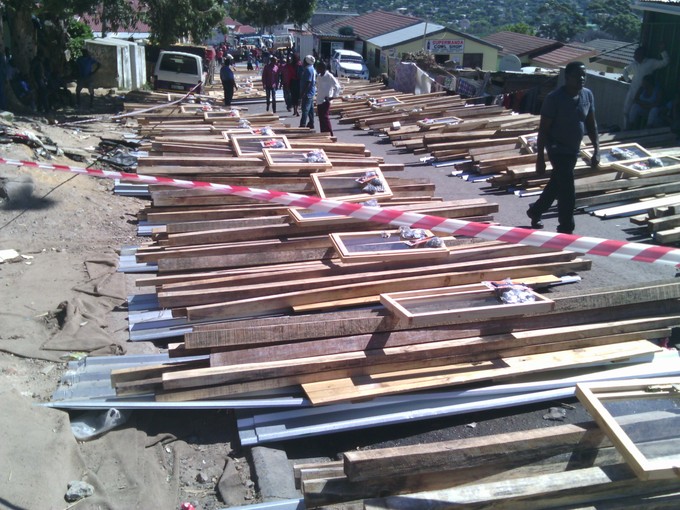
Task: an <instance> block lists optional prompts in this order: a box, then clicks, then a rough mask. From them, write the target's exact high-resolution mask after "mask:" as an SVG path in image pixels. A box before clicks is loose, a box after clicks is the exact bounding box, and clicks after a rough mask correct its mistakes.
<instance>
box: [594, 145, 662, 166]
mask: <svg viewBox="0 0 680 510" xmlns="http://www.w3.org/2000/svg"><path fill="white" fill-rule="evenodd" d="M612 149H631V150H635V151H636V152H637V153H638V154H637V155H636V156H635V157H634V158H630V159H614V158H611V157H608V156H607V155H608V154H610V153H611V150H612ZM581 156H582V157H583V158H585V159H586V161H588V162H590V158H592V156H593V149H592V148H590V149H583V150H582V151H581ZM651 156H652V154H651V152H649V151H648V150H647V149H645V148H644V147H642V146H641V145H640V144H637V143H624V144H619V145H611V146H609V147H600V168H610V167H611V166H613V165H614V164H615V163H623V162H624V161H631V160H633V159H642V158H649V157H651ZM610 158H611V159H610Z"/></svg>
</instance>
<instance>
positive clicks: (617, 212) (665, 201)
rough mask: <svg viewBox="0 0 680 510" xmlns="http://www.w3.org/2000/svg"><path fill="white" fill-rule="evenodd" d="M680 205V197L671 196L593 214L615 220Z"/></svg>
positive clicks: (610, 208) (600, 210) (602, 210)
mask: <svg viewBox="0 0 680 510" xmlns="http://www.w3.org/2000/svg"><path fill="white" fill-rule="evenodd" d="M676 204H680V195H669V196H667V197H663V198H656V199H652V200H643V201H639V202H635V203H634V204H628V205H620V206H617V207H609V208H607V209H599V210H597V211H594V212H593V213H592V214H593V215H595V216H597V217H598V218H613V217H616V216H626V215H628V216H630V215H633V214H639V213H640V212H643V211H646V210H649V209H652V208H654V207H661V206H668V205H676Z"/></svg>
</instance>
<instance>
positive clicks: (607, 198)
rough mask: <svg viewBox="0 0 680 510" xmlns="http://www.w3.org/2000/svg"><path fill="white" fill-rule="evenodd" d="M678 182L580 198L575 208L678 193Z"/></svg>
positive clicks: (679, 190) (679, 186)
mask: <svg viewBox="0 0 680 510" xmlns="http://www.w3.org/2000/svg"><path fill="white" fill-rule="evenodd" d="M679 192H680V182H677V181H676V182H670V183H664V184H657V185H654V186H644V187H641V188H635V189H629V190H624V191H618V192H612V193H605V194H599V195H596V196H593V197H580V198H577V199H576V208H577V209H578V208H582V207H588V206H593V205H599V204H608V203H611V202H618V201H623V200H636V199H640V198H647V197H658V196H663V195H667V194H669V193H679Z"/></svg>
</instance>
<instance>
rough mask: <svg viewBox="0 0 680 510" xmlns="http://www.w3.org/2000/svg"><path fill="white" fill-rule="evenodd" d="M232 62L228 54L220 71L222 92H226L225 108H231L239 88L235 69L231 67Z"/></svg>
mask: <svg viewBox="0 0 680 510" xmlns="http://www.w3.org/2000/svg"><path fill="white" fill-rule="evenodd" d="M232 62H233V57H232V56H231V55H230V54H229V53H227V55H226V56H225V57H224V64H223V65H222V68H221V69H220V81H221V82H222V90H223V91H224V106H231V100H232V99H233V97H234V90H236V89H237V88H238V85H236V78H235V77H234V69H233V68H232V67H231V66H232Z"/></svg>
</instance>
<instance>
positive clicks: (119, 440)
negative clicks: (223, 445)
mask: <svg viewBox="0 0 680 510" xmlns="http://www.w3.org/2000/svg"><path fill="white" fill-rule="evenodd" d="M0 409H5V410H11V412H4V413H0V430H2V431H3V438H2V441H0V472H2V473H3V476H2V477H0V507H1V508H22V509H23V508H26V509H28V508H66V507H67V506H68V503H67V502H66V501H65V500H64V494H65V493H66V490H67V487H68V483H69V482H71V481H74V480H82V481H85V482H87V483H89V484H90V485H92V486H93V487H94V490H95V492H94V495H93V496H91V497H89V498H87V499H85V500H83V501H81V502H79V503H78V504H77V508H79V509H94V508H97V509H102V510H106V509H108V510H118V509H121V510H122V509H129V508H178V507H179V504H180V502H179V501H176V498H177V494H179V475H178V472H179V460H178V459H179V454H178V453H176V452H175V448H174V447H172V448H168V450H169V452H168V451H166V449H165V446H164V445H163V444H162V442H161V441H160V440H158V438H155V437H149V436H147V435H146V433H145V432H142V431H139V430H137V429H136V428H135V423H134V421H132V423H131V424H130V422H128V425H124V426H123V428H121V429H116V430H112V431H110V432H108V433H107V434H106V435H104V436H102V437H100V438H98V439H94V440H92V441H89V442H87V443H80V444H78V442H77V441H76V440H75V438H74V437H73V433H72V432H71V426H70V421H69V415H68V414H67V413H65V412H63V411H59V410H56V409H49V408H45V407H38V406H35V405H34V404H33V402H32V401H31V400H30V399H29V398H27V397H23V396H21V395H19V394H18V393H16V392H15V391H12V390H3V389H0ZM27 445H31V447H30V448H27Z"/></svg>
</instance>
